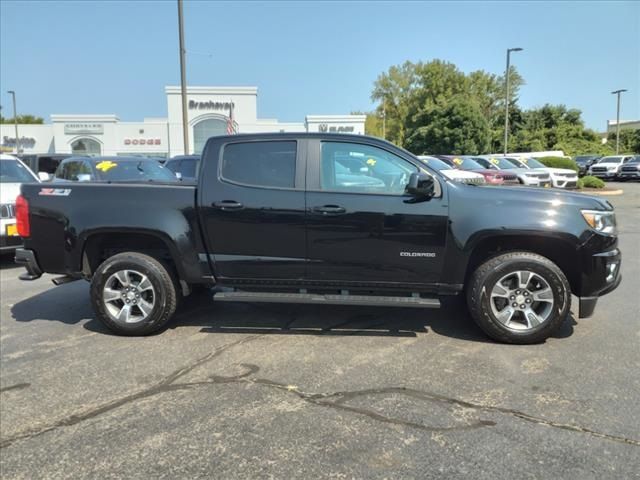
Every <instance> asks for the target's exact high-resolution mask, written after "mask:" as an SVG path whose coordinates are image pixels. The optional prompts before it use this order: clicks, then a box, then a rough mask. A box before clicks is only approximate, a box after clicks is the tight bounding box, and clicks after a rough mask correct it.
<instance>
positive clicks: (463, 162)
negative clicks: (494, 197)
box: [450, 157, 519, 185]
mask: <svg viewBox="0 0 640 480" xmlns="http://www.w3.org/2000/svg"><path fill="white" fill-rule="evenodd" d="M450 158H451V163H453V165H454V166H455V168H459V169H460V170H469V171H470V172H476V173H479V174H480V175H482V176H483V177H484V179H485V180H486V182H487V183H488V184H490V185H518V184H519V183H518V177H517V175H516V174H515V173H507V172H505V171H504V170H490V169H487V168H484V167H483V166H482V165H480V164H479V163H478V162H476V161H475V160H473V159H472V158H469V157H450Z"/></svg>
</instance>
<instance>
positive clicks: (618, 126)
mask: <svg viewBox="0 0 640 480" xmlns="http://www.w3.org/2000/svg"><path fill="white" fill-rule="evenodd" d="M626 91H627V90H626V89H624V88H622V89H620V90H616V91H615V92H611V93H612V94H613V95H618V109H617V113H616V155H618V153H620V94H621V93H622V92H626Z"/></svg>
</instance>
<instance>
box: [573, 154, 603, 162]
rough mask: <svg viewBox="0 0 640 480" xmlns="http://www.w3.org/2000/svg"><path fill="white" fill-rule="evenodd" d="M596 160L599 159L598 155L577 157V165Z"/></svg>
mask: <svg viewBox="0 0 640 480" xmlns="http://www.w3.org/2000/svg"><path fill="white" fill-rule="evenodd" d="M596 158H598V157H597V156H596V155H581V156H577V157H576V159H575V161H576V163H587V162H589V161H591V160H594V159H596Z"/></svg>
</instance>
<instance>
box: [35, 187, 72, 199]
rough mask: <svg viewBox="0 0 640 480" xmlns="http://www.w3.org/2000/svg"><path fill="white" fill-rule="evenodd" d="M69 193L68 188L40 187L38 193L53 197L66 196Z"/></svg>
mask: <svg viewBox="0 0 640 480" xmlns="http://www.w3.org/2000/svg"><path fill="white" fill-rule="evenodd" d="M70 194H71V189H70V188H41V189H40V193H39V194H38V195H50V196H54V197H68V196H69V195H70Z"/></svg>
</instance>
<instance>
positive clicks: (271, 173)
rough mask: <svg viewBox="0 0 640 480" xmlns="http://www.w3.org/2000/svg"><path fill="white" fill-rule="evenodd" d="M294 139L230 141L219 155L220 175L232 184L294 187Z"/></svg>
mask: <svg viewBox="0 0 640 480" xmlns="http://www.w3.org/2000/svg"><path fill="white" fill-rule="evenodd" d="M295 175H296V142H247V143H232V144H229V145H227V146H225V148H224V152H223V154H222V178H224V179H225V180H228V181H230V182H234V183H241V184H244V185H252V186H257V187H271V188H294V186H295Z"/></svg>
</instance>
